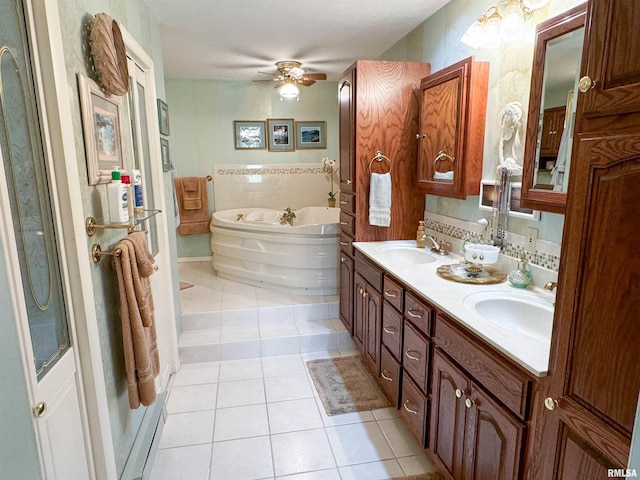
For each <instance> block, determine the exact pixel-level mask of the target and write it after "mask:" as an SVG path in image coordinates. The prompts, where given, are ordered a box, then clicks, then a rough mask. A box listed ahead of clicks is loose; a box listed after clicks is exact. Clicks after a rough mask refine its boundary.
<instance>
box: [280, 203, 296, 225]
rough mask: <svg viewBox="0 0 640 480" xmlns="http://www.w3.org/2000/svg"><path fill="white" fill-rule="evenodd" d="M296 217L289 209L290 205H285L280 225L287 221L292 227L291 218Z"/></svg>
mask: <svg viewBox="0 0 640 480" xmlns="http://www.w3.org/2000/svg"><path fill="white" fill-rule="evenodd" d="M294 218H296V214H295V213H293V212H292V211H291V207H287V208H286V209H285V211H284V213H283V214H282V217H280V225H286V224H287V223H288V224H289V225H291V226H292V227H293V219H294Z"/></svg>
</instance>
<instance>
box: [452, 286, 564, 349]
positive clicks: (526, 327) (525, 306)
mask: <svg viewBox="0 0 640 480" xmlns="http://www.w3.org/2000/svg"><path fill="white" fill-rule="evenodd" d="M462 303H463V305H464V306H465V307H467V308H469V309H471V310H473V311H474V312H475V313H477V314H478V315H479V316H480V317H482V319H483V320H485V321H487V322H489V323H491V324H493V325H495V326H497V327H500V328H503V329H505V330H508V331H510V332H513V333H517V334H520V335H525V336H527V337H530V338H534V339H536V340H540V341H545V342H547V341H549V340H550V339H551V329H552V327H553V303H552V302H551V301H550V300H547V299H545V298H543V297H540V296H538V295H534V294H527V293H524V292H523V293H520V292H518V293H516V292H478V293H472V294H471V295H469V296H467V297H465V299H464V300H463V302H462Z"/></svg>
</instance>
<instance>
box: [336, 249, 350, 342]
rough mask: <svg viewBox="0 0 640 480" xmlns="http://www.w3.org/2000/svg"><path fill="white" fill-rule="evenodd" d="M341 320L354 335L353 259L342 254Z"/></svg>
mask: <svg viewBox="0 0 640 480" xmlns="http://www.w3.org/2000/svg"><path fill="white" fill-rule="evenodd" d="M339 310H340V320H341V321H342V323H343V324H344V327H345V328H346V329H347V331H348V332H349V335H353V259H352V258H351V257H350V256H348V255H346V254H345V253H344V252H340V305H339Z"/></svg>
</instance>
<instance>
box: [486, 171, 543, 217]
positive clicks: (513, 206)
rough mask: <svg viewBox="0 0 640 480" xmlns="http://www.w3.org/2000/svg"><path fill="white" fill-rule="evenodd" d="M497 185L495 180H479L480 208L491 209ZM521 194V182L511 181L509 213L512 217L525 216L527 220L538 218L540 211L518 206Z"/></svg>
mask: <svg viewBox="0 0 640 480" xmlns="http://www.w3.org/2000/svg"><path fill="white" fill-rule="evenodd" d="M497 193H498V192H497V187H496V181H495V180H481V181H480V200H479V205H478V208H480V210H489V211H493V202H494V200H495V199H496V195H497ZM521 194H522V183H519V182H512V183H511V191H510V192H509V215H510V216H513V217H519V218H526V219H528V220H540V211H539V210H532V209H530V208H523V207H521V206H520V197H521Z"/></svg>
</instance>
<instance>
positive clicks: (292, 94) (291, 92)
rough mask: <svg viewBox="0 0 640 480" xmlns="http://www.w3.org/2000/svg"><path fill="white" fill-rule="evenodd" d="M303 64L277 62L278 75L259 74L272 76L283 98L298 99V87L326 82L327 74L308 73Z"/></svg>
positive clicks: (289, 61)
mask: <svg viewBox="0 0 640 480" xmlns="http://www.w3.org/2000/svg"><path fill="white" fill-rule="evenodd" d="M301 66H302V64H301V63H300V62H296V61H293V60H287V61H282V62H276V69H277V70H278V73H275V74H274V73H267V72H258V73H262V74H265V75H272V76H273V77H274V79H273V80H274V81H277V82H278V84H277V85H276V86H275V88H276V89H278V93H280V96H281V97H282V98H297V97H298V95H300V89H299V88H298V85H303V86H305V87H309V86H311V85H313V84H314V83H316V81H318V80H326V79H327V74H326V73H307V72H306V71H305V70H304V69H303V68H300V67H301Z"/></svg>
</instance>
